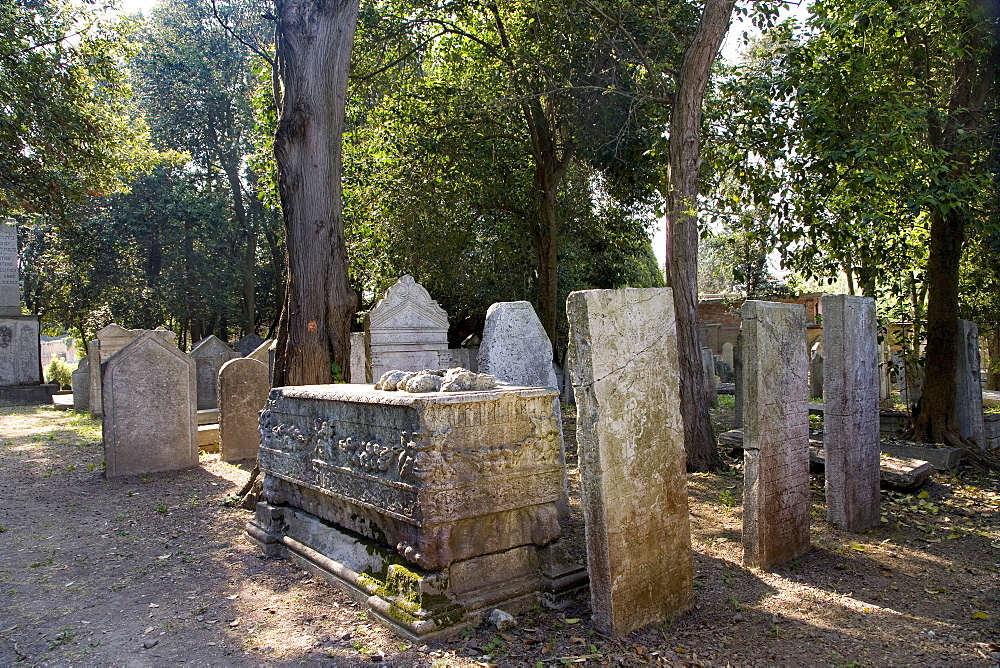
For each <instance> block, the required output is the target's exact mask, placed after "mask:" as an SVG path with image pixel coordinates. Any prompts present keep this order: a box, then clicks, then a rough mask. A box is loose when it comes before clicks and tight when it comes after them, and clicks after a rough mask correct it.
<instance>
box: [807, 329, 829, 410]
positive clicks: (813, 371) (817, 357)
mask: <svg viewBox="0 0 1000 668" xmlns="http://www.w3.org/2000/svg"><path fill="white" fill-rule="evenodd" d="M823 332H824V334H825V333H826V329H825V328H824V330H823ZM824 338H825V337H824ZM824 362H825V360H824V359H823V353H822V352H820V351H818V350H817V351H816V352H815V353H813V356H812V359H811V360H809V398H810V399H822V398H823V363H824Z"/></svg>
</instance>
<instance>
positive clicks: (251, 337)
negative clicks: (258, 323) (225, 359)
mask: <svg viewBox="0 0 1000 668" xmlns="http://www.w3.org/2000/svg"><path fill="white" fill-rule="evenodd" d="M262 343H264V339H262V338H261V337H259V336H257V335H256V334H247V335H246V336H244V337H243V338H242V339H240V340H239V341H237V342H236V343H235V344H234V345H233V349H234V350H235V351H236V352H237V353H239V354H240V357H248V356H249V355H250V353H252V352H253V351H255V350H257V348H258V346H260V344H262Z"/></svg>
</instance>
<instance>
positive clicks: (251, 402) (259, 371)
mask: <svg viewBox="0 0 1000 668" xmlns="http://www.w3.org/2000/svg"><path fill="white" fill-rule="evenodd" d="M270 390H271V384H270V382H268V377H267V366H266V365H264V364H262V363H261V362H258V361H257V360H253V359H250V358H249V357H237V358H236V359H231V360H229V361H228V362H226V363H225V364H223V365H222V368H221V369H219V441H220V443H221V452H222V460H223V461H226V462H234V461H237V460H240V459H254V458H256V457H257V449H258V448H259V447H260V430H259V429H258V427H257V422H258V419H259V413H260V411H261V410H263V408H264V403H265V402H266V401H267V393H268V392H269V391H270Z"/></svg>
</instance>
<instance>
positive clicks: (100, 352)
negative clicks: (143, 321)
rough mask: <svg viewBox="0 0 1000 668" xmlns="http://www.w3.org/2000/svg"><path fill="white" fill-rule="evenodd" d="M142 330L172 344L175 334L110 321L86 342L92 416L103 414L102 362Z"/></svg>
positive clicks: (158, 329)
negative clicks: (89, 366)
mask: <svg viewBox="0 0 1000 668" xmlns="http://www.w3.org/2000/svg"><path fill="white" fill-rule="evenodd" d="M144 331H148V332H150V333H151V334H152V335H153V336H158V337H160V338H161V339H162V340H163V342H164V343H167V344H169V345H173V343H174V340H175V339H176V335H175V334H174V333H173V332H171V331H168V330H166V329H163V328H157V329H153V330H141V329H125V328H124V327H122V326H120V325H116V324H115V323H111V324H110V325H107V326H106V327H103V328H102V329H100V330H99V331H98V332H97V338H96V339H94V340H93V341H90V342H89V343H87V356H88V357H90V358H91V374H90V414H91V415H93V416H94V417H101V415H103V404H102V402H103V392H102V390H101V388H102V375H103V373H104V363H105V362H107V361H108V360H109V359H111V356H112V355H114V354H115V353H116V352H118V351H119V350H121V349H122V348H124V347H125V346H126V345H128V344H129V343H130V342H131V341H133V340H134V339H135V338H136V337H137V336H139V335H140V334H142V333H143V332H144Z"/></svg>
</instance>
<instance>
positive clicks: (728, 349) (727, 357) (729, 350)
mask: <svg viewBox="0 0 1000 668" xmlns="http://www.w3.org/2000/svg"><path fill="white" fill-rule="evenodd" d="M722 361H723V362H725V363H726V364H728V365H729V368H730V369H732V368H733V367H734V366H735V360H734V359H733V344H731V343H730V342H729V341H726V342H725V343H723V344H722Z"/></svg>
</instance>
